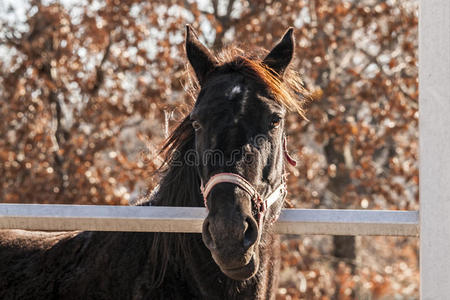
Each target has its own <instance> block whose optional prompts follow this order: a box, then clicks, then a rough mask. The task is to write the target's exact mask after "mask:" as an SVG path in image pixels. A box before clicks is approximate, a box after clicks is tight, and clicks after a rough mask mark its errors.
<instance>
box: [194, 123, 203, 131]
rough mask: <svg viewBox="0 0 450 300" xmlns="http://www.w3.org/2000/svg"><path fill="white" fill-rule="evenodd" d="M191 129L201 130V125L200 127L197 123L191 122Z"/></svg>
mask: <svg viewBox="0 0 450 300" xmlns="http://www.w3.org/2000/svg"><path fill="white" fill-rule="evenodd" d="M192 127H194V130H195V131H197V130H199V129H200V128H202V125H200V123H199V122H198V121H192Z"/></svg>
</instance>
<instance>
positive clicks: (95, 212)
mask: <svg viewBox="0 0 450 300" xmlns="http://www.w3.org/2000/svg"><path fill="white" fill-rule="evenodd" d="M206 215H207V211H206V209H205V208H199V207H151V206H150V207H139V206H106V205H58V204H0V229H26V230H51V231H68V230H92V231H139V232H187V233H192V232H201V228H202V223H203V220H204V218H205V217H206ZM275 226H276V227H275V229H276V232H277V233H281V234H323V235H390V236H418V235H419V213H418V212H417V211H387V210H347V209H340V210H339V209H284V210H283V211H282V213H281V215H280V218H279V220H278V221H277V223H276V224H275Z"/></svg>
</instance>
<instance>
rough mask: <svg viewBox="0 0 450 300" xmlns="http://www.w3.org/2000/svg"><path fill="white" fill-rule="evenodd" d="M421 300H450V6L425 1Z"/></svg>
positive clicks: (422, 18) (421, 70) (421, 50)
mask: <svg viewBox="0 0 450 300" xmlns="http://www.w3.org/2000/svg"><path fill="white" fill-rule="evenodd" d="M419 14H420V17H419V87H420V88H419V90H420V93H419V95H420V96H419V103H420V105H419V115H420V117H419V118H420V120H419V132H420V284H421V288H420V290H421V292H420V293H421V299H423V300H439V299H442V300H445V299H450V298H449V297H450V1H449V0H420V9H419Z"/></svg>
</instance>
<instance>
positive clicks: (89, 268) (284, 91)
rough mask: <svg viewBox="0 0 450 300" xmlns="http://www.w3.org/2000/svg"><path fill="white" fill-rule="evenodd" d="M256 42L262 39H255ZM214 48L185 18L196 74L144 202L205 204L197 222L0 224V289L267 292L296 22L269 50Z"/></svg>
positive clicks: (293, 79) (147, 295)
mask: <svg viewBox="0 0 450 300" xmlns="http://www.w3.org/2000/svg"><path fill="white" fill-rule="evenodd" d="M256 52H258V51H256ZM259 52H260V53H253V54H247V53H245V52H243V51H242V50H240V49H237V48H231V49H228V50H226V51H224V52H223V53H221V54H220V55H218V56H213V55H212V54H211V53H210V52H209V50H208V49H207V48H206V47H205V46H204V45H202V44H201V43H200V42H199V41H198V38H197V36H196V34H195V33H194V32H193V31H192V29H191V28H190V27H189V26H188V27H187V34H186V53H187V57H188V60H189V62H190V65H191V66H192V69H193V70H194V72H195V75H196V78H197V80H198V83H199V85H198V89H199V91H198V92H197V95H198V96H197V101H196V103H195V106H194V108H193V110H192V112H191V113H190V114H189V115H188V116H187V117H186V118H185V119H184V121H182V122H181V123H180V124H179V126H178V127H177V128H176V129H175V131H174V132H173V133H172V135H171V136H170V137H169V139H168V141H167V143H166V145H165V146H164V149H163V151H165V153H166V165H165V166H166V167H165V168H164V170H163V174H162V179H161V181H160V184H159V188H158V190H157V191H156V192H154V193H153V194H152V196H151V197H150V199H149V200H147V201H146V202H144V203H142V205H152V206H186V207H187V206H204V205H205V206H206V207H207V208H208V210H209V214H208V216H207V218H206V219H205V221H204V225H203V232H202V234H201V235H200V234H175V233H125V232H64V233H44V232H26V231H21V230H4V231H0V299H46V300H49V299H77V300H79V299H96V300H98V299H108V300H109V299H271V298H274V295H275V291H276V287H277V278H278V268H279V240H278V237H277V235H275V234H273V232H272V230H271V228H272V224H273V222H274V221H275V220H276V218H277V216H278V214H279V213H280V211H281V208H282V206H283V201H284V196H285V181H284V178H285V166H284V164H285V159H287V161H288V162H292V160H290V158H289V156H288V155H287V152H286V145H285V142H286V140H285V136H284V116H285V114H286V111H287V110H293V111H297V112H299V113H300V114H302V109H301V103H302V99H304V96H305V95H306V92H305V90H304V89H303V87H302V85H301V81H300V78H299V77H298V76H297V75H296V73H295V72H293V71H292V70H290V69H289V68H288V65H289V63H290V61H291V59H292V56H293V53H294V40H293V34H292V29H289V30H288V31H287V32H286V34H285V35H284V37H283V38H282V39H281V41H280V42H279V43H278V44H277V45H276V46H275V47H274V48H273V49H272V50H271V51H270V53H268V54H267V52H265V51H263V50H259Z"/></svg>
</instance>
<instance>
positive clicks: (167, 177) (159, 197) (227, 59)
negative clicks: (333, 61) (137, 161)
mask: <svg viewBox="0 0 450 300" xmlns="http://www.w3.org/2000/svg"><path fill="white" fill-rule="evenodd" d="M246 53H252V56H249V55H247V54H246ZM255 53H256V55H254V54H255ZM258 54H259V55H258ZM263 55H264V56H263ZM265 55H267V51H265V50H262V49H259V50H257V51H245V52H244V51H243V50H242V49H240V48H238V47H229V48H227V49H225V50H224V51H222V52H220V53H219V54H217V55H216V59H217V61H218V62H219V65H218V66H217V70H218V71H219V72H222V73H224V74H225V73H229V72H239V73H241V74H243V75H245V76H246V77H251V78H252V79H253V80H255V81H256V82H257V83H259V84H262V85H263V86H264V87H266V88H267V89H268V91H269V92H270V93H271V95H272V97H273V98H274V99H275V101H277V102H278V103H280V104H281V105H283V106H284V107H286V108H287V109H288V110H290V111H294V112H297V113H299V114H300V115H301V116H303V117H304V111H303V108H302V104H303V103H304V101H305V100H306V99H309V94H308V92H307V91H306V89H305V88H304V86H303V83H302V80H301V78H300V76H299V74H298V73H297V72H295V71H293V70H291V69H289V68H288V69H287V70H286V71H285V73H284V75H283V77H282V79H280V77H279V76H278V75H277V74H276V73H275V72H274V71H273V70H271V69H270V68H268V67H267V66H265V65H264V64H263V63H262V59H261V57H265ZM186 73H187V85H186V90H187V91H188V93H190V94H191V96H192V97H193V98H194V99H195V98H196V97H197V95H198V93H199V90H200V87H199V85H198V83H197V81H196V80H195V73H194V72H193V70H192V69H190V68H189V67H188V69H187V72H186ZM194 136H195V131H194V129H193V128H192V125H191V120H190V118H189V115H188V116H186V117H185V118H184V120H183V121H182V122H181V123H179V124H178V126H177V127H176V128H175V130H174V131H173V132H172V134H171V135H170V136H169V137H168V138H167V140H166V142H165V144H164V146H163V147H162V150H161V153H162V154H163V156H164V163H163V165H162V166H161V168H160V174H161V175H162V176H161V182H160V184H159V187H158V190H157V191H156V192H155V193H152V197H151V199H149V201H148V202H145V203H143V204H142V205H155V206H184V207H188V206H196V207H199V206H200V207H201V206H203V200H202V197H201V193H200V188H199V186H200V180H199V177H198V173H197V170H196V167H195V166H193V165H189V164H186V163H185V162H184V159H185V155H186V153H187V152H188V151H190V150H193V149H194ZM193 239H194V240H195V239H198V240H199V242H201V237H200V236H199V235H192V234H184V233H179V234H178V233H155V234H154V240H153V245H152V249H151V254H150V264H151V265H152V266H153V268H154V269H153V271H152V272H151V274H150V276H151V278H150V282H152V286H153V287H154V288H157V287H158V286H159V285H160V284H161V283H162V281H163V280H164V276H165V273H166V270H167V267H168V265H169V264H171V261H172V260H174V259H180V260H184V259H185V258H187V257H189V255H188V253H189V251H190V250H191V249H190V248H189V245H188V244H189V240H191V241H192V240H193ZM172 263H173V265H177V264H176V263H175V262H172Z"/></svg>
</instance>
